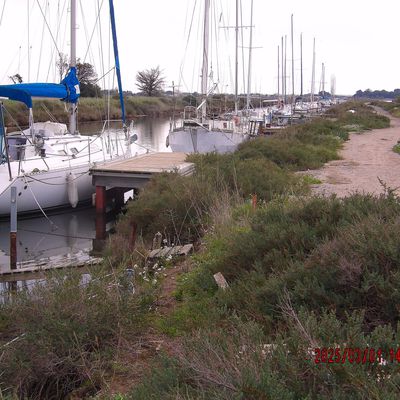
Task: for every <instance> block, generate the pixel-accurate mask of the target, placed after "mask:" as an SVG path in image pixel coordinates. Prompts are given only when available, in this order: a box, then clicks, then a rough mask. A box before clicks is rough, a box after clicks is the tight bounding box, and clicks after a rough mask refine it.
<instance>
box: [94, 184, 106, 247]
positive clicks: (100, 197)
mask: <svg viewBox="0 0 400 400" xmlns="http://www.w3.org/2000/svg"><path fill="white" fill-rule="evenodd" d="M106 207H107V204H106V188H105V186H96V239H97V240H104V239H105V238H106Z"/></svg>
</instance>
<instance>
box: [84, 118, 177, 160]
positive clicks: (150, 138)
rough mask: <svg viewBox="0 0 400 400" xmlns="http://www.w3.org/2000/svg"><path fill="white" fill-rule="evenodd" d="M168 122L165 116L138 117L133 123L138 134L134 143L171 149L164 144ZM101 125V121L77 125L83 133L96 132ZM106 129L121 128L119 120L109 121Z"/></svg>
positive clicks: (151, 147)
mask: <svg viewBox="0 0 400 400" xmlns="http://www.w3.org/2000/svg"><path fill="white" fill-rule="evenodd" d="M169 124H170V122H169V119H166V118H147V117H146V118H139V119H138V120H136V121H135V123H134V133H136V134H137V136H138V140H137V141H136V144H138V145H139V146H142V147H143V148H145V149H148V150H150V151H167V152H169V151H171V149H170V148H168V147H167V146H166V145H165V142H166V138H167V136H168V131H169ZM103 125H104V124H103V122H85V123H81V124H80V125H79V130H80V132H81V133H83V134H96V133H99V132H101V131H102V129H103ZM107 129H110V131H111V132H114V131H115V130H117V129H121V121H111V122H110V123H109V125H107V126H106V130H107Z"/></svg>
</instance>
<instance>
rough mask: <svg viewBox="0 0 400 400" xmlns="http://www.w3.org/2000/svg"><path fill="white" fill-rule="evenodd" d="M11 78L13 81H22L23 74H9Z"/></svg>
mask: <svg viewBox="0 0 400 400" xmlns="http://www.w3.org/2000/svg"><path fill="white" fill-rule="evenodd" d="M9 78H10V79H11V80H12V81H13V83H22V82H23V81H22V76H21V75H20V74H15V75H11V76H9Z"/></svg>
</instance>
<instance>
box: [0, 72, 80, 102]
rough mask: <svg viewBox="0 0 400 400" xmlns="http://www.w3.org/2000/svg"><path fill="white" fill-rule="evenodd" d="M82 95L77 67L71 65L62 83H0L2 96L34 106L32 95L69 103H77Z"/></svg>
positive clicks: (0, 94)
mask: <svg viewBox="0 0 400 400" xmlns="http://www.w3.org/2000/svg"><path fill="white" fill-rule="evenodd" d="M79 95H80V90H79V81H78V78H77V76H76V68H75V67H71V68H70V70H69V72H68V74H67V76H66V77H65V78H64V79H63V80H62V81H61V83H58V84H57V83H17V84H14V85H0V97H7V98H9V99H10V100H16V101H20V102H22V103H24V104H26V106H27V107H28V108H32V97H52V98H56V99H61V100H62V101H66V102H68V103H76V102H77V101H78V98H79Z"/></svg>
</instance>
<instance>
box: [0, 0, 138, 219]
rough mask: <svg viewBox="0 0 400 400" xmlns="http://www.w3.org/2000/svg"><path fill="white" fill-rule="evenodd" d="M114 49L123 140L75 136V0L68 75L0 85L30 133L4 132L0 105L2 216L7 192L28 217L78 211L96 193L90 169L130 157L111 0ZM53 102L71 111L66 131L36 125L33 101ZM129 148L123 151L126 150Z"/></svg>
mask: <svg viewBox="0 0 400 400" xmlns="http://www.w3.org/2000/svg"><path fill="white" fill-rule="evenodd" d="M109 7H110V20H111V30H112V36H113V44H114V55H115V70H116V75H117V80H118V88H119V95H120V100H121V112H122V121H123V126H124V131H125V133H126V137H123V138H121V137H114V138H111V137H110V136H108V137H107V136H105V135H101V134H100V135H97V136H84V135H81V134H79V132H78V131H77V106H78V100H79V96H80V90H79V81H78V78H77V70H76V0H70V8H71V56H70V65H69V70H68V72H67V74H66V76H65V78H64V79H63V80H62V81H61V82H60V83H59V84H55V83H21V84H13V85H0V97H5V98H8V99H10V100H15V101H19V102H22V103H24V104H25V105H26V107H27V108H28V112H29V128H28V129H26V130H23V131H20V132H15V133H7V134H6V128H5V126H4V114H5V108H4V105H3V104H1V105H0V217H5V216H8V215H9V214H10V196H11V187H12V186H14V187H16V188H17V208H18V213H19V214H31V213H36V212H40V211H42V212H43V211H44V210H49V209H57V208H60V207H76V206H77V204H78V203H81V202H84V201H88V200H90V199H91V197H92V194H93V193H94V187H93V186H92V182H91V177H90V176H89V169H90V167H91V166H93V165H95V164H96V163H103V162H107V161H109V160H114V159H115V158H116V157H129V156H131V148H130V145H129V144H131V143H132V141H133V139H132V138H133V136H131V138H129V132H128V128H127V127H126V124H125V110H124V102H123V97H122V85H121V74H120V67H119V58H118V47H117V36H116V28H115V18H114V5H113V0H109ZM33 97H42V98H56V99H60V100H62V101H64V102H65V103H66V104H67V105H68V107H69V128H68V129H67V127H66V125H64V124H59V123H54V122H44V123H40V122H36V123H35V122H34V119H33V112H32V98H33ZM126 145H127V146H126Z"/></svg>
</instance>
